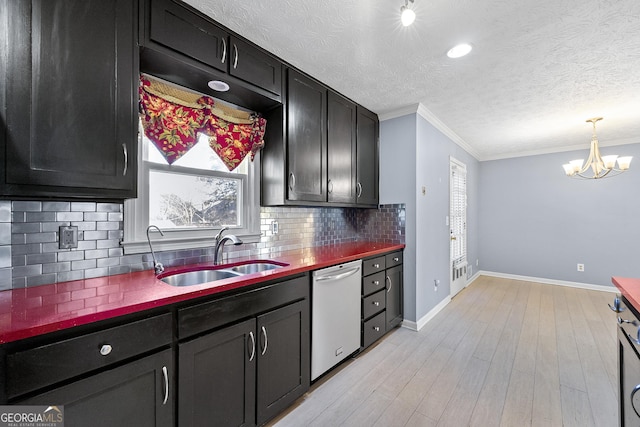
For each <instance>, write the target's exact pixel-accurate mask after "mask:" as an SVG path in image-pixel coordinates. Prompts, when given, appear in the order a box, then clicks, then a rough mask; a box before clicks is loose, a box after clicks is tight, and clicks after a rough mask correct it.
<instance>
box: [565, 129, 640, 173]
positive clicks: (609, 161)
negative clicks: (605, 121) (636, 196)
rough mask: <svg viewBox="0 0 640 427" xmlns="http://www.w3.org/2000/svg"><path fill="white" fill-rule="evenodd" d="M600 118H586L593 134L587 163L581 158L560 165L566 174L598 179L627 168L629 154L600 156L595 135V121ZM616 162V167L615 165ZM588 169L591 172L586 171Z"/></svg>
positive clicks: (629, 160) (629, 159) (629, 161)
mask: <svg viewBox="0 0 640 427" xmlns="http://www.w3.org/2000/svg"><path fill="white" fill-rule="evenodd" d="M600 120H602V117H594V118H592V119H588V120H587V123H591V124H592V125H593V135H592V136H591V150H590V151H589V158H588V159H587V163H586V164H585V163H584V160H583V159H578V160H571V161H570V162H569V163H567V164H564V165H562V167H563V168H564V171H565V173H566V174H567V176H570V177H573V178H585V179H599V178H604V177H606V176H614V175H618V174H620V173H622V172H624V171H626V170H628V169H629V165H630V164H631V159H632V157H631V156H625V157H618V156H617V155H611V156H601V155H600V148H599V147H598V137H597V136H596V122H598V121H600ZM616 162H617V163H618V167H616ZM589 169H591V171H592V172H593V175H591V172H589V173H588V174H587V173H586V172H587V171H588V170H589Z"/></svg>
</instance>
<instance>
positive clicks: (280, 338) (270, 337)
mask: <svg viewBox="0 0 640 427" xmlns="http://www.w3.org/2000/svg"><path fill="white" fill-rule="evenodd" d="M257 320H258V324H257V327H258V330H257V332H258V336H259V339H258V345H257V348H258V355H257V358H258V381H257V401H256V404H257V411H256V414H257V415H256V421H257V424H258V425H262V424H264V423H265V422H266V421H268V420H270V419H271V418H273V417H275V416H276V415H277V414H279V413H280V412H282V411H283V410H284V409H285V408H287V407H288V406H289V405H290V404H291V403H293V401H294V400H296V399H297V398H298V397H300V396H302V394H304V392H305V391H306V390H307V389H308V387H309V379H310V369H309V367H310V359H309V357H310V347H309V345H310V344H309V343H310V341H309V304H308V301H299V302H297V303H294V304H290V305H288V306H285V307H282V308H279V309H277V310H274V311H271V312H269V313H266V314H263V315H261V316H259V317H258V319H257Z"/></svg>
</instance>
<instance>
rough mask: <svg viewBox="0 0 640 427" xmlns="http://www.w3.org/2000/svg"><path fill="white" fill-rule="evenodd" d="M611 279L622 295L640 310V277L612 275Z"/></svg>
mask: <svg viewBox="0 0 640 427" xmlns="http://www.w3.org/2000/svg"><path fill="white" fill-rule="evenodd" d="M611 281H612V282H613V284H614V285H616V287H617V288H618V289H619V290H620V293H621V294H622V296H624V297H625V298H626V299H627V301H629V302H630V303H631V304H632V305H633V306H634V307H635V309H636V310H638V311H639V312H640V279H630V278H627V277H612V278H611Z"/></svg>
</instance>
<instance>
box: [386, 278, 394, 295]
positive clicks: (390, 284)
mask: <svg viewBox="0 0 640 427" xmlns="http://www.w3.org/2000/svg"><path fill="white" fill-rule="evenodd" d="M387 281H388V282H389V287H388V288H387V293H389V291H390V290H391V286H393V282H392V281H391V277H389V276H387Z"/></svg>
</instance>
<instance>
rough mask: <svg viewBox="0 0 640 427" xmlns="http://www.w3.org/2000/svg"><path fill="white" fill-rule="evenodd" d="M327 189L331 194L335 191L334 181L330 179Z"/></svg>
mask: <svg viewBox="0 0 640 427" xmlns="http://www.w3.org/2000/svg"><path fill="white" fill-rule="evenodd" d="M327 191H328V192H329V194H331V193H333V181H331V180H329V182H328V183H327Z"/></svg>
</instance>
